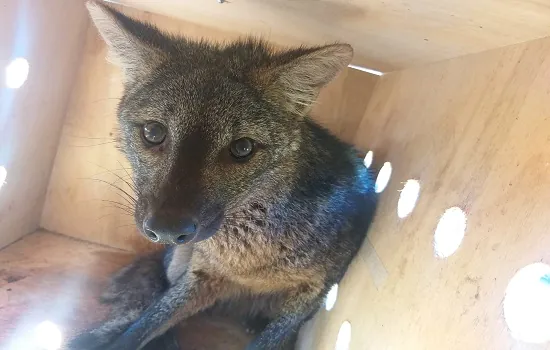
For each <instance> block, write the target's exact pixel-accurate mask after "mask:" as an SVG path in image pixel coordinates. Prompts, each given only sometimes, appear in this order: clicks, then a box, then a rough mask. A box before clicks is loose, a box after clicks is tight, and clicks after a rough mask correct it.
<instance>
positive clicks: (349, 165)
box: [69, 2, 375, 350]
mask: <svg viewBox="0 0 550 350" xmlns="http://www.w3.org/2000/svg"><path fill="white" fill-rule="evenodd" d="M89 9H90V12H91V14H92V18H93V19H94V21H95V23H96V25H97V26H98V28H99V30H100V32H101V34H102V35H103V37H104V38H105V40H106V42H107V43H108V44H109V46H110V52H111V56H112V57H114V59H115V62H117V64H119V65H120V66H121V68H122V69H123V71H124V77H125V93H124V97H123V99H122V101H121V103H120V106H119V111H118V118H119V124H120V127H121V132H122V135H121V140H122V141H121V146H122V149H123V150H124V152H125V153H126V156H127V157H128V159H129V161H130V163H131V164H132V169H133V173H134V182H135V185H136V188H135V190H136V195H137V199H136V208H135V219H136V223H137V224H138V227H139V228H140V230H141V231H142V233H143V234H144V235H146V236H147V237H149V238H151V239H153V240H156V241H158V242H159V243H165V244H172V245H173V244H175V243H181V244H180V245H176V246H171V247H169V248H167V250H166V252H165V255H164V256H163V257H162V258H159V256H157V255H152V256H150V257H146V258H142V259H140V260H138V261H137V262H135V263H134V264H133V265H132V266H131V267H129V268H126V269H124V270H123V271H121V272H120V273H119V274H118V275H117V276H116V277H115V279H114V280H113V284H112V286H111V287H110V288H109V289H108V292H107V293H106V295H105V296H104V300H105V301H106V302H110V303H112V304H113V312H112V313H111V315H110V318H109V319H108V320H107V321H106V322H105V323H103V324H102V325H99V326H98V327H96V328H94V329H92V330H90V331H89V332H87V333H85V334H83V335H81V336H80V337H78V338H77V339H75V340H73V341H72V342H71V343H70V344H69V349H74V350H90V349H105V350H115V349H116V350H134V349H142V348H146V349H161V348H165V349H173V348H177V345H176V343H175V341H173V340H174V339H173V338H171V337H172V335H173V334H172V332H171V331H170V330H171V329H173V327H175V326H176V325H177V324H178V323H180V322H182V321H185V320H189V319H190V318H191V317H193V316H195V315H197V314H201V313H203V314H212V315H223V316H232V317H234V318H235V319H238V320H241V321H243V322H245V323H248V324H249V325H252V326H253V327H254V328H256V330H257V331H258V334H257V336H256V337H255V338H254V339H253V340H252V342H251V343H250V345H248V348H247V349H250V350H252V349H256V350H259V349H262V350H270V349H273V350H274V349H290V348H292V347H293V345H294V342H295V337H296V334H297V332H298V330H299V328H300V326H301V325H302V324H303V323H304V322H305V321H306V320H307V319H308V318H309V317H311V316H312V315H313V314H314V313H315V312H316V311H317V309H318V308H319V306H320V304H321V302H322V300H323V298H324V296H325V294H326V293H327V291H328V290H329V289H330V287H331V286H332V285H333V284H334V283H337V282H338V281H339V280H340V279H341V278H342V276H343V274H344V273H345V271H346V268H347V266H348V264H349V263H350V261H351V259H352V258H353V257H354V255H355V253H356V252H357V251H358V249H359V247H360V245H361V243H362V241H363V239H364V236H365V233H366V230H367V228H368V226H369V223H370V220H371V218H372V216H373V214H374V208H375V203H374V202H375V197H374V191H373V182H372V179H371V177H370V175H369V173H368V172H367V170H366V169H365V168H364V167H363V165H362V164H361V161H360V160H359V159H357V157H356V151H355V150H353V148H352V147H350V146H349V145H346V144H344V143H343V142H341V141H339V140H338V139H336V138H335V137H334V136H332V135H330V133H328V132H327V131H326V130H324V129H323V128H321V127H320V126H318V125H316V124H315V123H314V122H312V121H311V120H310V119H309V118H308V116H307V113H308V111H309V110H310V107H311V104H312V103H313V102H314V101H315V99H316V98H317V94H318V93H319V90H320V89H321V88H322V87H323V86H324V85H325V84H326V83H328V82H329V81H330V80H331V79H333V78H334V77H335V76H336V74H338V72H339V71H340V70H341V69H343V67H345V66H346V65H347V64H348V63H349V62H350V60H351V56H352V50H351V47H350V46H349V45H345V44H333V45H327V46H322V47H313V48H298V49H292V50H287V51H281V52H277V51H274V50H273V49H272V48H271V47H270V46H269V45H268V44H267V43H265V42H263V41H259V40H255V39H246V40H241V41H237V42H234V43H228V44H227V45H216V44H211V43H207V42H205V41H203V42H192V41H189V40H187V39H185V38H181V37H173V36H170V35H168V34H166V33H161V32H160V31H158V30H157V29H156V28H154V27H153V26H150V25H147V24H144V23H140V22H137V21H134V20H132V19H130V18H128V17H126V16H124V15H122V14H121V13H118V12H117V11H115V10H113V9H111V8H109V7H107V6H105V5H100V4H98V3H94V2H92V3H90V4H89ZM151 122H155V123H156V124H157V125H160V127H161V130H164V131H165V135H166V136H165V137H164V138H163V139H162V141H160V142H159V143H158V144H151V143H150V142H149V141H147V140H145V139H144V128H145V126H147V125H148V124H149V123H151ZM243 137H246V138H249V139H251V140H253V141H254V142H253V143H252V144H253V146H254V149H253V152H252V153H250V156H249V157H248V156H247V158H246V159H237V158H235V156H234V155H232V153H231V152H232V148H231V147H232V145H233V143H234V142H235V140H239V139H241V138H243ZM181 347H182V348H185V344H181Z"/></svg>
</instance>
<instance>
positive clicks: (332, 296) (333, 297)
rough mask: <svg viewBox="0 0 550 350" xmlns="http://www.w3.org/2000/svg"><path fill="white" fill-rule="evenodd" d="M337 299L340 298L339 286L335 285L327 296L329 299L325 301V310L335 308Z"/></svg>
mask: <svg viewBox="0 0 550 350" xmlns="http://www.w3.org/2000/svg"><path fill="white" fill-rule="evenodd" d="M337 298H338V285H337V284H335V285H333V286H332V288H330V290H329V292H328V294H327V298H326V300H325V309H327V311H330V310H332V308H333V307H334V304H336V299H337Z"/></svg>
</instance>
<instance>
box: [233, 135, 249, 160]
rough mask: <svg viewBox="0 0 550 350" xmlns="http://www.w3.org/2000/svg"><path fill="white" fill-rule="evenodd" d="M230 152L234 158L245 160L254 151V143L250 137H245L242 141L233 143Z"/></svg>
mask: <svg viewBox="0 0 550 350" xmlns="http://www.w3.org/2000/svg"><path fill="white" fill-rule="evenodd" d="M230 150H231V155H232V156H233V157H234V158H236V159H238V160H243V159H245V158H246V157H248V156H250V155H251V154H252V152H253V151H254V141H253V140H252V139H249V138H248V137H243V138H242V139H238V140H235V141H233V142H231V148H230Z"/></svg>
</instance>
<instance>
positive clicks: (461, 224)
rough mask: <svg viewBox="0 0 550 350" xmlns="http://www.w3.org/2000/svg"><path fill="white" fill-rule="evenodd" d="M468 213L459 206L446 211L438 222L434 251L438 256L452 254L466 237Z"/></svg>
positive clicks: (442, 256)
mask: <svg viewBox="0 0 550 350" xmlns="http://www.w3.org/2000/svg"><path fill="white" fill-rule="evenodd" d="M465 232H466V214H464V211H462V209H460V208H458V207H453V208H449V209H447V210H446V211H445V213H444V214H443V216H441V219H439V222H438V224H437V227H436V229H435V234H434V253H435V256H436V257H438V258H447V257H449V256H451V255H452V254H453V253H454V252H456V250H457V249H458V247H459V246H460V244H461V243H462V240H463V239H464V233H465Z"/></svg>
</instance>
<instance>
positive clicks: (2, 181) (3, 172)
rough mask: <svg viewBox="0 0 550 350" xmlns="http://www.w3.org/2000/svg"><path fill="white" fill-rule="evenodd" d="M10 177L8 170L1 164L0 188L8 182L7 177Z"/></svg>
mask: <svg viewBox="0 0 550 350" xmlns="http://www.w3.org/2000/svg"><path fill="white" fill-rule="evenodd" d="M7 177H8V172H7V170H6V168H4V167H3V166H0V189H1V188H2V186H3V185H4V184H5V183H6V178H7Z"/></svg>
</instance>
